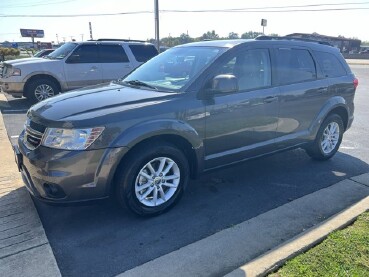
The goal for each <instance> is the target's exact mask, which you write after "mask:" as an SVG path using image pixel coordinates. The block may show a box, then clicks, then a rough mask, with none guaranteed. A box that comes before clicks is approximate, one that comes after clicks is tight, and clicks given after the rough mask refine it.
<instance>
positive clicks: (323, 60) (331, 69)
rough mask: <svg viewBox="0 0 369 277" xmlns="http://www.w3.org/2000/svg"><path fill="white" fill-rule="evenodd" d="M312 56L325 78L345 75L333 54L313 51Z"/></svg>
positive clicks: (343, 69)
mask: <svg viewBox="0 0 369 277" xmlns="http://www.w3.org/2000/svg"><path fill="white" fill-rule="evenodd" d="M314 55H315V57H316V59H317V61H318V64H319V66H320V67H321V69H322V71H323V74H324V76H325V77H339V76H344V75H346V70H345V68H344V67H343V65H342V64H341V63H340V61H339V60H338V59H337V57H336V56H334V55H333V54H330V53H326V52H320V51H314Z"/></svg>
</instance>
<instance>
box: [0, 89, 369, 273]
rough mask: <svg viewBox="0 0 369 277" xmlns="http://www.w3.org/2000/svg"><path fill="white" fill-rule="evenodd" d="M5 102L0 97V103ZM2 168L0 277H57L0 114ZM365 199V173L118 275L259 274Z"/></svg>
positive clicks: (347, 218) (367, 205)
mask: <svg viewBox="0 0 369 277" xmlns="http://www.w3.org/2000/svg"><path fill="white" fill-rule="evenodd" d="M4 105H7V102H6V99H5V97H4V95H3V94H1V93H0V106H4ZM0 166H1V171H0V276H6V277H8V276H14V277H15V276H26V277H27V276H37V277H38V276H41V277H43V276H45V277H46V276H47V277H49V276H50V277H53V276H61V273H60V271H59V268H58V265H57V263H56V260H55V257H54V255H53V252H52V249H51V247H50V244H49V242H48V239H47V237H46V235H45V231H44V229H43V226H42V223H41V221H40V219H39V216H38V214H37V211H36V209H35V207H34V204H33V202H32V200H31V198H30V195H29V193H28V192H27V191H26V189H25V187H24V185H23V182H22V180H21V178H20V174H19V172H18V170H17V168H16V165H15V162H14V156H13V151H12V149H11V145H10V142H9V139H8V136H7V133H6V129H5V126H4V122H3V117H2V115H1V113H0ZM368 196H369V173H367V174H363V175H360V176H356V177H352V178H350V179H346V180H344V181H341V182H339V183H336V184H333V185H331V186H329V187H327V188H324V189H321V190H319V191H316V192H314V193H311V194H308V195H305V196H303V197H301V198H299V199H296V200H294V201H292V202H289V203H287V204H285V205H282V206H280V207H278V208H275V209H273V210H270V211H268V212H266V213H264V214H260V215H258V216H256V217H254V218H252V219H250V220H247V221H245V222H242V223H240V224H237V225H235V226H231V227H229V228H227V229H224V230H221V231H219V232H217V233H215V234H213V235H211V236H209V237H206V238H204V239H202V240H199V241H197V242H194V243H192V244H189V245H187V246H185V247H183V248H181V249H178V250H176V251H173V252H171V253H168V254H166V255H163V256H161V257H158V258H156V259H154V260H152V261H150V262H148V263H145V264H142V265H140V266H138V267H136V268H133V269H131V270H128V271H126V272H123V273H122V274H120V275H119V276H122V277H124V276H133V277H135V276H151V277H154V276H158V277H159V276H160V277H163V276H213V275H216V276H221V275H225V274H229V276H260V275H261V276H264V275H265V274H267V273H268V272H269V271H270V270H271V269H274V268H275V267H277V266H280V265H281V264H282V263H283V262H284V261H285V260H286V259H289V258H291V257H293V256H294V255H297V254H298V253H300V252H301V251H303V250H306V249H307V248H309V247H311V246H313V245H314V244H316V243H318V242H320V241H321V240H322V239H324V238H325V237H326V236H327V235H328V234H329V233H331V232H332V231H334V230H336V229H338V228H342V227H344V226H346V225H347V224H349V223H350V222H352V221H353V220H354V219H355V218H356V217H357V216H358V215H359V214H360V213H361V212H363V211H365V210H367V209H369V197H368ZM240 212H242V211H240ZM245 263H246V264H245Z"/></svg>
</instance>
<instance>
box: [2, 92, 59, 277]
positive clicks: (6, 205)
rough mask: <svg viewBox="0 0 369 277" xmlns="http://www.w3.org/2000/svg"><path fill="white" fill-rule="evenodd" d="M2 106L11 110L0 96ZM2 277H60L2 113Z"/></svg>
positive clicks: (3, 97)
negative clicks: (26, 186)
mask: <svg viewBox="0 0 369 277" xmlns="http://www.w3.org/2000/svg"><path fill="white" fill-rule="evenodd" d="M0 106H3V107H4V106H8V102H7V100H6V98H5V96H4V94H0ZM0 153H1V155H0V164H1V173H0V272H1V273H0V275H1V276H7V277H11V276H14V277H15V276H24V277H25V276H30V277H31V276H38V277H43V276H45V277H49V276H52V277H53V276H61V274H60V271H59V268H58V265H57V263H56V260H55V257H54V254H53V251H52V249H51V247H50V244H49V241H48V239H47V237H46V234H45V230H44V228H43V226H42V223H41V220H40V218H39V216H38V213H37V211H36V208H35V206H34V204H33V202H32V199H31V196H30V195H29V193H28V191H27V190H26V188H25V187H24V184H23V181H22V179H21V176H20V174H19V172H18V169H17V166H16V164H15V162H14V154H13V150H12V146H11V144H10V141H9V138H8V135H7V132H6V129H5V125H4V120H3V116H2V114H1V111H0Z"/></svg>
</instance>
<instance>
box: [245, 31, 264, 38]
mask: <svg viewBox="0 0 369 277" xmlns="http://www.w3.org/2000/svg"><path fill="white" fill-rule="evenodd" d="M260 35H263V33H261V32H253V31H248V32H246V33H243V34H242V35H241V38H245V39H251V38H256V37H257V36H260Z"/></svg>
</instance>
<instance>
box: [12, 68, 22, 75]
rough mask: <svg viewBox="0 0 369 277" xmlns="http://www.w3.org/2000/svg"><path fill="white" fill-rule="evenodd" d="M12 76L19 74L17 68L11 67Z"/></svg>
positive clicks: (19, 71)
mask: <svg viewBox="0 0 369 277" xmlns="http://www.w3.org/2000/svg"><path fill="white" fill-rule="evenodd" d="M12 76H21V70H20V69H19V68H13V72H12Z"/></svg>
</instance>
